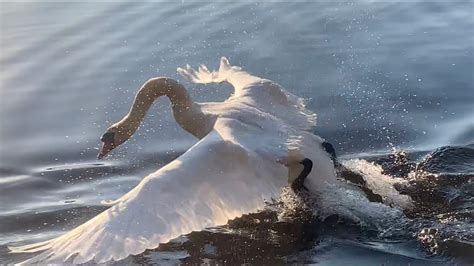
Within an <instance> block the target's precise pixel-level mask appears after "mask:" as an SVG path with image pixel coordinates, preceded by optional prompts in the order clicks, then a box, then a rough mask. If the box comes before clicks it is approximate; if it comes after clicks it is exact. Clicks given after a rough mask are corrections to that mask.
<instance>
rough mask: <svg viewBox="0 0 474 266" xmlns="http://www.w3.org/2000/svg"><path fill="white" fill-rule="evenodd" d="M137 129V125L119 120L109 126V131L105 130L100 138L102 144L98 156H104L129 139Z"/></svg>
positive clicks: (99, 157) (100, 157)
mask: <svg viewBox="0 0 474 266" xmlns="http://www.w3.org/2000/svg"><path fill="white" fill-rule="evenodd" d="M135 131H136V128H135V127H133V126H132V125H128V124H127V123H123V122H122V123H120V122H119V123H117V124H115V125H112V126H111V127H109V128H108V129H107V131H105V133H104V135H102V137H101V138H100V140H101V141H102V146H101V148H100V150H99V154H98V155H97V158H98V159H102V158H104V157H105V156H106V155H107V154H108V153H109V152H110V151H112V150H113V149H115V148H117V147H118V146H119V145H120V144H122V143H124V142H125V141H127V140H128V139H129V138H130V137H131V136H132V135H133V133H135Z"/></svg>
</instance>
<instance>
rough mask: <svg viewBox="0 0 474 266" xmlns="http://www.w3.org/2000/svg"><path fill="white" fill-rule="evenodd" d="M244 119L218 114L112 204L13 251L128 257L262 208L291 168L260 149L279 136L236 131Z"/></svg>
mask: <svg viewBox="0 0 474 266" xmlns="http://www.w3.org/2000/svg"><path fill="white" fill-rule="evenodd" d="M234 125H236V126H235V127H234ZM238 125H240V126H242V127H245V124H243V123H241V122H239V121H236V120H233V119H226V118H223V119H221V120H218V121H217V122H216V126H215V129H214V130H213V131H211V133H210V134H209V135H207V136H206V137H205V138H203V139H202V140H201V141H199V142H198V143H197V144H196V145H194V146H193V147H191V148H190V149H189V150H188V151H187V152H186V153H184V154H183V155H181V156H180V157H178V158H177V159H176V160H174V161H173V162H171V163H169V164H168V165H166V166H165V167H163V168H161V169H160V170H158V171H157V172H155V173H153V174H151V175H149V176H147V177H146V178H144V179H143V180H142V181H141V182H140V183H139V184H138V185H137V186H136V187H135V188H134V189H133V190H131V191H130V192H128V193H127V194H125V195H124V196H122V197H121V198H120V199H118V200H117V201H115V204H114V205H113V206H112V207H110V208H109V209H108V210H106V211H104V212H102V213H101V214H99V215H97V216H96V217H94V218H92V219H91V220H89V221H88V222H86V223H84V224H82V225H81V226H79V227H77V228H75V229H74V230H72V231H70V232H68V233H66V234H64V235H62V236H60V237H58V238H55V239H52V240H49V241H46V242H42V243H38V244H33V245H27V246H22V247H16V248H15V247H12V248H11V250H12V251H13V252H41V253H39V254H38V255H36V256H35V257H33V258H31V259H29V260H27V261H26V263H37V262H53V263H63V262H65V261H67V260H69V259H72V262H73V263H83V262H87V261H90V260H94V261H95V262H97V263H101V262H106V261H109V260H120V259H123V258H125V257H127V256H129V255H131V254H139V253H142V252H143V251H145V250H146V249H153V248H156V247H157V246H158V245H159V244H160V243H165V242H167V241H169V240H171V239H173V238H176V237H178V236H179V235H182V234H186V233H190V232H192V231H196V230H202V229H204V228H206V227H212V226H217V225H224V224H226V223H227V221H228V220H229V219H233V218H236V217H239V216H241V215H243V214H247V213H251V212H255V211H257V210H259V209H262V208H263V207H264V206H265V200H270V199H271V198H277V197H278V196H279V193H280V189H281V187H283V186H284V185H286V184H287V179H286V174H287V171H286V168H285V167H284V166H282V165H280V164H278V163H276V160H274V158H271V157H272V156H262V154H263V153H259V154H257V153H258V151H255V149H260V150H261V151H263V152H264V153H265V152H266V153H268V154H271V152H270V151H268V150H267V151H265V149H266V147H268V148H269V149H271V148H272V147H271V146H274V143H272V141H269V142H265V141H262V140H256V136H255V135H254V133H255V132H252V131H249V132H247V133H245V132H236V129H235V128H236V127H238ZM256 130H257V129H256ZM252 139H253V140H252ZM278 141H280V140H278ZM242 142H243V143H242ZM259 142H260V144H259ZM254 143H255V147H250V146H251V145H253V144H254Z"/></svg>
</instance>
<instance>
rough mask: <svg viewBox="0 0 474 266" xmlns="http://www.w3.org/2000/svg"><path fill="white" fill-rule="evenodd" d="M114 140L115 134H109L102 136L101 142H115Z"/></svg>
mask: <svg viewBox="0 0 474 266" xmlns="http://www.w3.org/2000/svg"><path fill="white" fill-rule="evenodd" d="M114 138H115V132H107V133H105V134H104V135H102V137H101V138H100V140H101V141H102V142H113V141H114Z"/></svg>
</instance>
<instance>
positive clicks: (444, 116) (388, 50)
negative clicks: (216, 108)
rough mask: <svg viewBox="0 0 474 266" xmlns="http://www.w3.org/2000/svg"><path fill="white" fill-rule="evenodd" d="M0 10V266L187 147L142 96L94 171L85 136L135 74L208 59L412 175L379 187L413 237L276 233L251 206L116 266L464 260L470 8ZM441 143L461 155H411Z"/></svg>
mask: <svg viewBox="0 0 474 266" xmlns="http://www.w3.org/2000/svg"><path fill="white" fill-rule="evenodd" d="M0 7H1V8H0V12H1V13H0V38H1V39H0V45H1V53H0V63H1V75H0V81H1V82H0V84H1V86H0V202H1V205H0V232H1V237H0V263H1V262H2V261H4V260H5V261H10V260H12V257H11V256H9V255H6V248H5V246H4V244H6V243H13V242H24V241H32V240H34V239H35V240H38V239H47V238H50V237H52V236H54V235H57V234H58V233H60V232H61V231H65V230H69V229H70V228H73V227H74V226H76V225H78V224H80V223H82V222H84V221H86V220H87V219H89V218H90V217H93V216H94V215H95V214H97V213H98V212H100V211H101V210H103V209H104V207H102V205H101V204H100V202H101V201H102V200H107V199H115V198H117V197H119V196H120V195H122V194H123V193H125V192H127V191H128V190H129V189H130V188H132V187H133V186H134V185H135V184H137V183H138V182H139V180H140V179H141V178H142V177H143V176H145V175H146V174H148V173H150V172H153V171H154V170H156V169H158V168H159V167H161V166H162V165H164V164H166V163H167V162H169V161H171V160H172V159H174V158H176V157H177V156H178V155H179V154H181V153H183V152H184V151H185V150H186V149H187V148H188V147H189V146H190V145H191V144H192V143H194V142H195V140H194V139H193V137H191V136H189V135H188V134H187V133H186V132H184V131H183V130H182V129H180V128H179V127H178V126H177V125H176V124H175V122H174V120H173V118H172V116H171V114H170V111H169V103H168V102H167V101H166V100H159V101H158V102H157V103H156V104H155V106H153V107H152V110H151V111H150V114H149V116H148V118H147V121H146V122H145V124H144V125H143V127H142V128H141V129H140V130H139V132H138V134H137V135H136V137H134V139H133V140H132V141H130V142H129V143H128V144H127V145H125V146H124V147H120V149H118V150H117V151H115V153H114V154H113V156H111V158H110V159H108V160H106V161H101V162H98V161H96V160H95V157H96V153H97V148H98V145H99V137H100V135H101V134H102V133H103V131H104V129H105V128H106V127H107V126H108V125H110V123H112V122H114V121H116V120H117V119H119V118H120V117H121V116H122V115H123V114H125V113H126V112H127V110H128V108H129V105H130V103H131V101H132V99H133V96H134V93H135V91H136V89H137V87H138V86H140V84H141V83H142V82H143V81H144V80H146V79H148V78H150V77H154V76H164V75H166V76H171V77H173V78H178V76H177V75H176V73H175V70H176V67H178V66H182V65H184V64H186V63H189V64H191V65H197V64H199V63H205V64H207V65H209V66H215V63H216V62H217V59H218V58H219V57H220V56H221V55H226V56H228V57H229V58H230V59H231V61H232V62H235V64H237V65H242V66H244V67H245V68H246V69H248V70H249V71H250V72H253V73H256V74H257V75H259V76H262V77H266V78H269V79H272V80H275V81H277V82H279V83H280V84H282V85H283V86H284V87H286V88H288V89H289V90H290V91H292V92H294V93H296V94H298V95H301V96H304V97H306V98H307V99H308V107H309V108H310V109H312V110H314V111H315V112H317V113H318V128H317V130H316V133H318V134H320V135H322V136H323V137H325V138H326V139H327V140H328V141H330V142H331V143H333V144H334V146H335V148H336V150H337V152H338V154H341V155H343V157H344V158H345V159H352V158H356V157H360V154H364V155H365V157H367V158H371V159H373V160H375V161H376V162H377V163H378V164H380V165H382V166H383V167H385V169H386V171H387V172H388V173H389V174H390V175H391V176H398V177H402V178H407V179H410V178H412V177H413V176H410V173H418V175H417V176H416V178H415V180H411V179H410V182H411V183H410V186H408V187H404V188H402V187H399V188H397V189H399V190H400V191H404V192H405V193H408V194H410V195H412V197H414V195H419V197H418V198H416V197H415V199H416V203H417V208H418V209H417V212H416V213H415V214H410V213H407V215H408V216H411V217H412V218H413V217H414V219H415V222H416V223H418V225H419V226H415V225H414V226H413V227H414V229H413V231H410V230H408V229H406V230H407V231H410V232H412V233H413V234H415V235H417V234H418V236H417V238H416V240H415V239H414V238H413V237H412V236H410V237H409V236H406V235H404V236H403V237H401V238H400V239H380V238H378V237H379V236H378V235H377V234H376V233H373V232H366V231H364V230H365V229H363V228H362V229H361V228H360V227H359V226H357V225H352V224H347V223H346V222H345V221H339V222H334V221H332V220H330V221H329V222H328V221H326V222H324V221H320V220H318V219H312V218H307V217H305V218H304V219H303V218H302V219H303V221H300V218H298V219H296V221H291V222H281V221H278V220H275V218H274V215H275V213H272V212H270V213H265V212H264V213H260V214H256V217H253V216H249V217H246V218H245V217H244V218H242V221H241V223H243V224H245V225H241V223H239V222H236V223H238V224H240V225H235V226H234V225H232V223H231V224H230V225H228V226H226V227H224V228H219V229H218V232H217V231H213V230H209V231H206V232H202V233H192V234H190V235H189V236H187V237H186V239H185V240H183V241H181V242H179V241H177V242H172V243H169V244H167V245H163V246H162V247H160V248H159V250H160V252H158V253H153V252H151V253H147V254H144V255H143V256H139V257H134V258H132V259H131V261H132V262H148V261H154V262H161V261H177V260H179V261H182V262H189V263H197V262H203V261H204V262H206V261H209V260H211V261H212V260H214V261H217V262H223V263H224V262H227V263H234V262H235V263H263V262H274V263H283V262H318V263H322V264H324V263H326V264H331V263H342V262H347V261H355V258H356V257H358V256H359V255H361V254H362V255H361V256H362V257H363V258H362V259H361V260H360V261H357V262H358V263H360V264H366V263H375V264H378V263H385V262H395V264H406V263H412V264H413V263H416V264H423V263H429V264H433V263H437V262H438V257H436V258H427V257H426V253H425V251H427V252H428V254H429V252H430V250H431V249H432V247H433V245H436V246H437V250H441V251H439V253H441V254H443V255H446V256H447V257H448V258H451V257H456V258H457V257H458V256H461V257H462V258H466V257H467V258H469V256H467V255H466V254H469V252H467V253H463V251H466V250H467V251H471V250H472V241H473V240H472V236H467V235H465V234H463V233H462V232H458V231H456V230H454V228H458V227H459V228H461V229H460V231H463V230H464V231H466V230H469V227H468V224H469V221H471V220H470V219H472V218H469V217H471V216H472V207H473V206H472V193H473V188H472V186H470V185H469V184H470V183H469V182H471V183H472V174H473V169H472V160H471V159H470V158H472V156H471V155H472V154H471V153H472V145H471V146H469V145H468V144H469V143H471V144H472V143H473V142H474V137H473V136H474V113H473V111H472V102H473V101H474V94H473V93H472V90H473V87H474V80H473V78H472V76H473V75H472V74H473V73H474V65H473V64H474V63H473V51H474V47H473V43H474V39H473V36H474V32H473V28H474V27H473V26H474V17H473V16H472V10H473V8H474V7H473V4H472V3H471V2H469V1H457V2H455V3H448V2H442V1H430V2H417V3H382V2H376V3H368V2H367V3H348V2H338V3H330V2H325V3H273V4H270V3H258V4H250V3H248V4H241V3H180V4H171V3H140V4H135V3H16V4H15V3H0ZM290 11H291V12H290ZM185 85H186V86H187V87H188V89H189V90H190V91H191V94H192V95H193V97H194V98H195V100H197V101H220V100H223V99H225V98H226V97H227V96H228V95H229V93H230V88H229V87H228V86H225V85H212V86H198V85H192V86H191V85H190V84H187V83H185ZM448 144H457V145H460V146H461V147H457V148H445V149H440V150H437V151H435V152H434V153H433V154H432V155H431V157H430V158H431V159H426V160H424V159H423V158H424V157H423V156H425V155H426V154H427V152H429V151H432V150H434V149H435V148H437V147H441V146H444V145H448ZM395 147H403V148H406V149H408V150H410V152H409V156H411V157H412V158H411V159H410V160H409V161H407V162H406V163H407V164H404V165H403V167H402V166H400V165H399V164H398V163H396V164H394V163H393V160H391V159H390V158H391V157H390V156H392V155H391V153H390V152H388V151H389V150H390V149H392V148H395ZM356 154H357V155H356ZM387 167H388V168H387ZM390 167H392V168H390ZM417 167H418V168H417ZM420 169H421V170H420ZM414 171H415V172H414ZM422 173H424V174H422ZM419 178H422V181H420V180H419ZM423 178H424V179H423ZM423 180H429V181H430V182H425V181H423ZM420 191H423V193H418V194H417V193H416V192H420ZM430 193H431V194H430ZM426 195H430V196H426ZM435 210H437V211H439V212H436V213H433V211H435ZM433 216H436V217H437V218H436V219H439V220H441V221H443V223H441V224H442V225H441V224H433V221H432V218H433ZM420 219H421V220H420ZM436 219H435V220H436ZM247 220H249V221H247ZM257 220H258V221H260V222H255V221H257ZM458 224H459V225H460V226H458V227H456V226H457V225H458ZM424 227H426V228H431V229H432V230H435V231H429V230H428V231H422V230H421V229H422V228H424ZM216 230H217V229H216ZM369 231H370V230H369ZM420 239H421V240H420ZM443 239H444V240H445V241H444V242H443V241H441V240H443ZM420 242H421V243H422V246H424V248H420V247H418V243H420ZM443 243H444V244H443ZM443 245H445V246H443ZM435 249H436V248H435ZM394 250H397V251H396V252H395V251H394ZM407 250H415V251H413V253H409V254H408V255H407V254H405V253H404V252H407ZM390 252H393V253H390ZM456 252H457V253H456ZM388 253H390V254H392V255H389V254H388ZM458 253H459V254H460V255H459V254H458ZM237 254H240V256H238V255H237ZM470 254H473V253H472V252H471V253H470ZM408 258H409V259H408ZM426 260H429V261H426ZM443 261H444V260H443Z"/></svg>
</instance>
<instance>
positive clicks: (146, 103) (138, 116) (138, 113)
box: [119, 78, 212, 138]
mask: <svg viewBox="0 0 474 266" xmlns="http://www.w3.org/2000/svg"><path fill="white" fill-rule="evenodd" d="M163 95H164V96H167V97H168V98H169V99H170V101H171V107H172V108H173V115H174V117H175V119H176V121H177V122H178V124H179V125H180V126H181V127H182V128H183V129H185V130H186V131H188V132H189V133H191V134H193V135H194V136H196V137H198V138H202V137H204V136H205V135H207V133H209V131H210V129H209V124H210V123H211V122H212V121H211V120H212V118H211V117H209V116H207V115H205V114H204V113H203V112H202V111H201V108H200V107H199V105H197V104H195V103H194V102H193V100H192V99H191V96H189V94H188V92H187V91H186V89H185V88H184V86H183V85H181V84H179V83H178V82H177V81H176V80H173V79H170V78H153V79H150V80H148V81H147V82H146V83H145V84H144V85H143V86H142V87H141V88H140V90H139V91H138V93H137V95H136V96H135V100H134V102H133V105H132V108H131V109H130V111H129V113H128V114H127V115H126V116H125V117H124V118H123V119H122V120H121V121H120V122H119V123H126V124H128V125H129V128H130V129H131V131H133V132H135V130H137V129H138V127H139V126H140V123H141V122H142V121H143V119H144V117H145V115H146V114H147V112H148V110H149V109H150V107H151V105H152V104H153V102H154V101H155V100H156V99H157V98H159V97H160V96H163ZM193 121H194V122H193ZM196 122H200V123H196ZM211 128H212V126H211Z"/></svg>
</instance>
